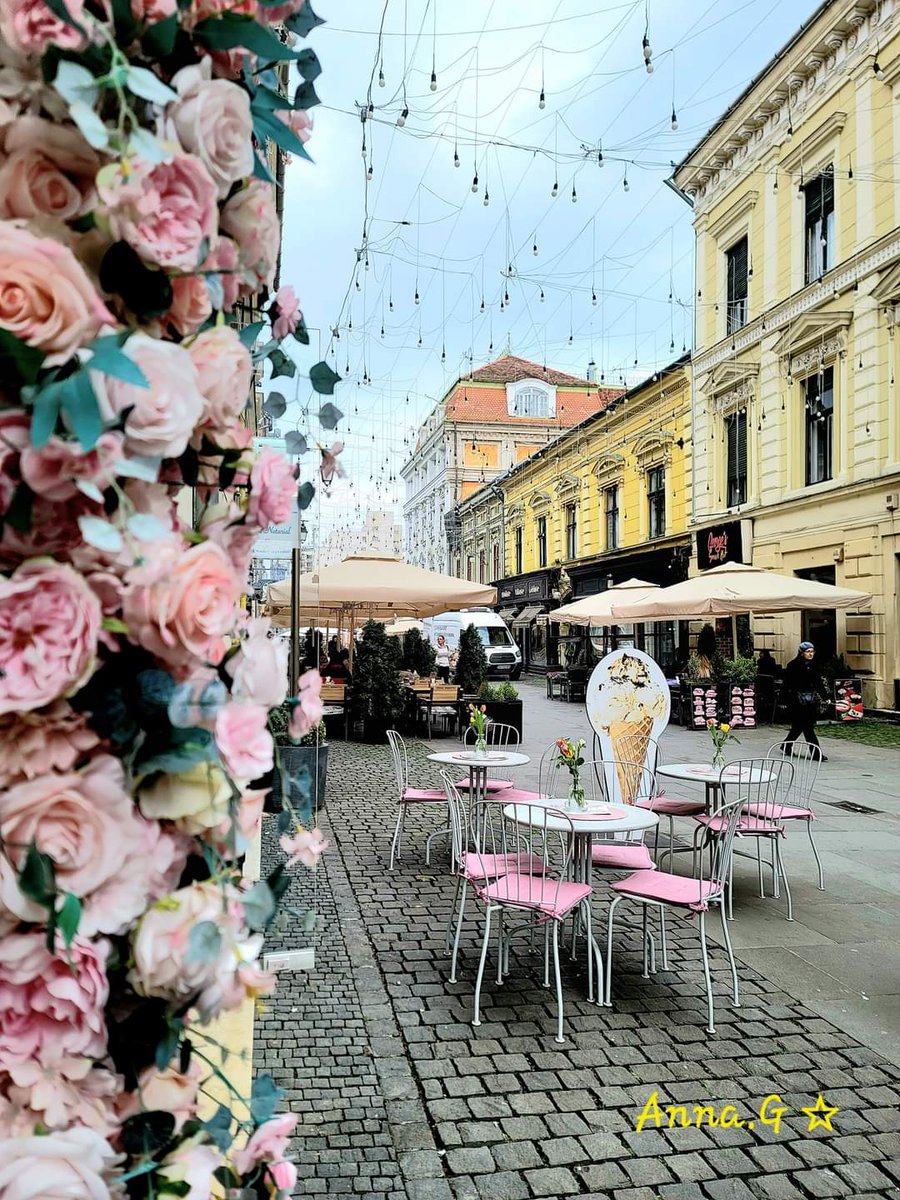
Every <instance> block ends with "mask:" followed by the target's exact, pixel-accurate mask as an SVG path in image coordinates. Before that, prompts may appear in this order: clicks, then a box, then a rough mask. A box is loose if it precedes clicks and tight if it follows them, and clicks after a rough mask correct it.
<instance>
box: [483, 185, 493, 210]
mask: <svg viewBox="0 0 900 1200" xmlns="http://www.w3.org/2000/svg"><path fill="white" fill-rule="evenodd" d="M490 202H491V197H490V193H489V192H488V190H487V184H485V186H484V200H483V201H482V203H483V204H484V207H485V208H487V206H488V205H489V204H490Z"/></svg>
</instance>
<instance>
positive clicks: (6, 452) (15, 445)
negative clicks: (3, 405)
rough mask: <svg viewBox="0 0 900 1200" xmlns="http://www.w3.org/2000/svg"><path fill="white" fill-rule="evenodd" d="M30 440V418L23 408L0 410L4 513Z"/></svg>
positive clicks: (1, 502)
mask: <svg viewBox="0 0 900 1200" xmlns="http://www.w3.org/2000/svg"><path fill="white" fill-rule="evenodd" d="M30 442H31V418H30V417H29V415H28V413H27V412H26V411H25V409H24V408H8V409H5V410H0V513H5V512H6V510H7V509H8V508H9V505H10V501H11V500H12V498H13V496H14V495H15V491H16V488H17V487H18V485H19V482H20V481H21V478H22V473H21V471H20V470H19V461H20V456H21V454H22V451H23V450H24V449H25V447H26V446H28V445H30Z"/></svg>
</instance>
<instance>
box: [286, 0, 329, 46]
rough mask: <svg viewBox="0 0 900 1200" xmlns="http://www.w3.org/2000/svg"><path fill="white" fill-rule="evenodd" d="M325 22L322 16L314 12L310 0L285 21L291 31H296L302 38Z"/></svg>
mask: <svg viewBox="0 0 900 1200" xmlns="http://www.w3.org/2000/svg"><path fill="white" fill-rule="evenodd" d="M324 24H325V22H324V21H323V20H322V18H321V17H319V16H317V15H316V14H315V13H314V12H313V9H312V5H311V4H310V2H309V0H306V3H305V4H303V5H302V6H301V8H300V10H299V12H295V13H294V14H293V16H290V17H288V18H287V20H286V21H285V26H286V27H287V28H288V29H289V30H290V31H291V33H296V35H297V36H298V37H302V38H305V37H308V36H309V34H311V33H312V31H313V30H314V29H315V28H316V26H317V25H324Z"/></svg>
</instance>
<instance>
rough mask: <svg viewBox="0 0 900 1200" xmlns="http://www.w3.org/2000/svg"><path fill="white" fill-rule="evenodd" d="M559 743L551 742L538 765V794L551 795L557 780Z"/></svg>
mask: <svg viewBox="0 0 900 1200" xmlns="http://www.w3.org/2000/svg"><path fill="white" fill-rule="evenodd" d="M559 756H560V755H559V743H558V742H551V743H550V745H549V746H548V747H547V749H546V750H545V751H544V753H543V754H542V755H541V761H540V764H539V765H538V794H539V795H541V796H550V795H552V794H553V786H554V783H555V781H556V769H555V768H556V760H557V759H558V758H559Z"/></svg>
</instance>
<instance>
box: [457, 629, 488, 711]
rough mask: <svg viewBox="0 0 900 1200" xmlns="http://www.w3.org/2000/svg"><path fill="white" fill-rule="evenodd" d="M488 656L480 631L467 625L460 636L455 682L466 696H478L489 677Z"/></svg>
mask: <svg viewBox="0 0 900 1200" xmlns="http://www.w3.org/2000/svg"><path fill="white" fill-rule="evenodd" d="M487 667H488V664H487V655H486V654H485V652H484V643H483V642H482V640H481V638H480V636H479V634H478V630H477V629H476V628H475V626H474V625H467V626H466V627H465V629H463V630H461V631H460V635H459V657H458V658H457V660H456V674H455V675H454V677H453V682H454V683H457V684H459V686H460V687H461V688H462V690H463V694H464V695H466V696H477V695H478V690H479V688H480V687H481V685H482V684H483V683H484V680H485V677H486V676H487Z"/></svg>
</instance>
